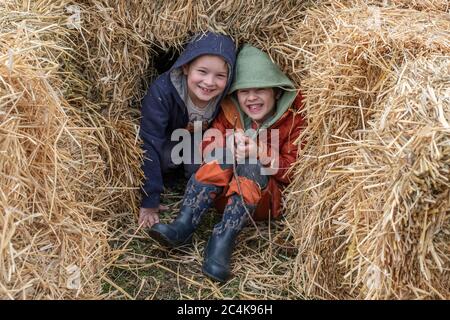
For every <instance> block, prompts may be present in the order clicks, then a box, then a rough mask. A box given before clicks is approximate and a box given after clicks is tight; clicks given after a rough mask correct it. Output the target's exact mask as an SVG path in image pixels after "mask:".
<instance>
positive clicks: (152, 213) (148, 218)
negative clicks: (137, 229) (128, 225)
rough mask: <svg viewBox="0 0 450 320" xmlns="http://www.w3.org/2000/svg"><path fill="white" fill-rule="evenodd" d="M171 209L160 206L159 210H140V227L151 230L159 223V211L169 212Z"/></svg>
mask: <svg viewBox="0 0 450 320" xmlns="http://www.w3.org/2000/svg"><path fill="white" fill-rule="evenodd" d="M168 209H169V207H167V206H165V205H162V204H160V205H159V207H158V208H141V209H140V210H139V220H138V222H139V225H142V227H143V228H151V227H152V226H153V225H154V224H155V223H159V211H165V210H168Z"/></svg>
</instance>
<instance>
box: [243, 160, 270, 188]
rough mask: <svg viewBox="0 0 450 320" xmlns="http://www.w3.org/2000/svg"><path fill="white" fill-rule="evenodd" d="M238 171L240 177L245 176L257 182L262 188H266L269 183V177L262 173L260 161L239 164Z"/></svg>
mask: <svg viewBox="0 0 450 320" xmlns="http://www.w3.org/2000/svg"><path fill="white" fill-rule="evenodd" d="M236 172H237V175H238V176H239V177H245V178H247V179H250V180H252V181H254V182H256V183H257V184H258V185H259V186H260V188H261V189H264V188H266V186H267V184H268V183H269V178H268V177H267V176H266V175H263V174H262V165H261V163H260V162H259V161H258V162H257V163H255V164H247V163H245V164H239V165H238V166H237V167H236Z"/></svg>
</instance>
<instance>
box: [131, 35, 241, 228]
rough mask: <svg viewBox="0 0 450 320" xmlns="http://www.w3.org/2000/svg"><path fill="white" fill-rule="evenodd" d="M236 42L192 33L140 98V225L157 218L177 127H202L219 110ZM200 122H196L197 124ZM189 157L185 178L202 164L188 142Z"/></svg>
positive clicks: (229, 78)
mask: <svg viewBox="0 0 450 320" xmlns="http://www.w3.org/2000/svg"><path fill="white" fill-rule="evenodd" d="M235 60H236V46H235V44H234V42H233V40H232V39H231V38H230V37H228V36H224V35H219V34H215V33H212V32H207V33H202V34H198V35H196V36H195V37H194V38H193V40H192V41H190V42H189V44H188V45H187V47H186V49H185V50H184V51H183V53H182V54H181V55H180V57H179V58H178V59H177V61H176V62H175V63H174V65H173V66H172V67H171V68H170V69H169V70H168V71H166V72H165V73H163V74H162V75H160V76H159V77H158V78H157V79H156V80H155V81H154V82H153V83H152V84H151V85H150V87H149V89H148V91H147V94H146V96H145V97H144V99H143V102H142V120H141V130H140V135H141V138H142V140H143V142H144V144H143V148H144V151H145V155H144V164H143V170H144V174H145V181H144V184H143V194H142V202H141V209H140V212H139V224H143V226H144V227H151V226H152V225H153V224H155V223H157V222H159V210H160V208H162V206H160V195H161V193H162V192H163V178H162V174H163V173H164V172H166V171H167V170H169V169H171V168H174V167H175V166H176V165H177V164H178V163H176V161H174V159H173V157H172V156H171V155H172V151H173V149H174V147H175V145H176V144H177V143H178V142H176V141H171V136H172V133H173V132H174V131H175V130H176V129H187V130H188V131H189V132H191V133H193V132H194V128H201V129H203V130H205V129H206V128H207V127H208V126H209V124H210V123H211V122H212V120H214V118H215V117H216V115H217V114H218V112H219V110H220V102H221V101H222V99H223V98H224V97H225V95H226V94H227V92H228V89H229V87H230V85H231V82H232V79H233V74H234V64H235ZM199 121H200V122H199ZM191 145H192V146H191V150H192V152H191V158H190V159H188V160H187V161H184V170H185V176H186V177H187V178H189V177H190V176H191V175H192V174H193V173H195V171H196V170H197V169H198V167H199V166H200V163H198V162H197V163H194V155H195V150H197V148H196V147H194V146H193V143H191Z"/></svg>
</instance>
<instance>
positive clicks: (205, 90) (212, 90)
mask: <svg viewBox="0 0 450 320" xmlns="http://www.w3.org/2000/svg"><path fill="white" fill-rule="evenodd" d="M199 88H200V91H201V92H202V93H204V94H211V93H213V92H214V89H207V88H203V87H200V86H199Z"/></svg>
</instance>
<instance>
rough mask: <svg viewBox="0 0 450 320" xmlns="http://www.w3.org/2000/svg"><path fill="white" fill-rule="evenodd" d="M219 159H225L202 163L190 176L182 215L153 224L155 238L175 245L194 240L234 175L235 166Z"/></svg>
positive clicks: (152, 230) (181, 210) (169, 244)
mask: <svg viewBox="0 0 450 320" xmlns="http://www.w3.org/2000/svg"><path fill="white" fill-rule="evenodd" d="M219 154H220V153H219ZM219 160H220V159H219ZM219 162H221V161H218V159H213V160H212V161H211V162H210V163H206V164H204V165H202V166H201V167H200V169H199V170H198V171H197V173H196V174H195V175H193V176H192V177H191V178H190V179H189V182H188V184H187V186H186V191H185V194H184V197H183V202H182V205H181V209H180V213H179V214H178V217H177V218H176V219H175V221H174V222H172V223H170V224H162V223H157V224H155V225H153V227H152V229H151V230H150V235H151V236H152V237H153V238H155V239H157V240H158V241H160V242H161V243H163V244H164V245H168V246H171V247H175V246H179V245H183V244H186V243H188V242H189V241H190V240H191V238H192V234H193V233H194V231H195V229H196V228H197V226H198V224H199V223H200V220H201V218H202V216H203V215H204V214H205V213H206V212H207V211H208V209H209V208H210V207H211V205H212V203H213V202H214V199H215V198H216V197H217V195H218V194H220V193H221V192H222V190H223V187H224V186H225V185H227V184H228V183H229V181H230V178H231V176H232V174H233V170H232V167H229V166H227V165H224V166H222V165H220V164H219Z"/></svg>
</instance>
